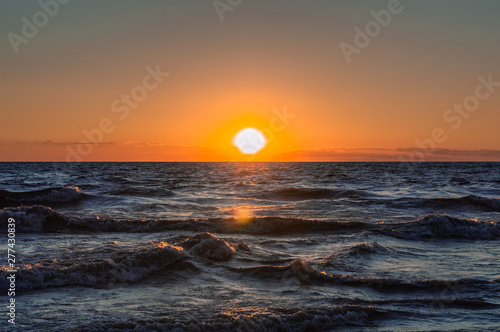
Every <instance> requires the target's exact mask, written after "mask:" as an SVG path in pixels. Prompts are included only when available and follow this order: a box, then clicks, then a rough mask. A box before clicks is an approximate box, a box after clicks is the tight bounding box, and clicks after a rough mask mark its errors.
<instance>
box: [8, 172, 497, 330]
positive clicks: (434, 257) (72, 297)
mask: <svg viewBox="0 0 500 332" xmlns="http://www.w3.org/2000/svg"><path fill="white" fill-rule="evenodd" d="M0 174H1V176H0V207H1V208H3V210H1V211H0V226H1V228H2V231H3V232H4V233H5V232H6V230H7V219H8V218H9V217H12V218H14V219H15V220H16V239H17V242H16V251H17V253H16V255H17V257H16V259H17V263H18V264H17V265H18V266H17V268H18V270H19V271H18V280H17V285H16V288H17V290H18V291H17V292H16V295H17V296H16V303H17V304H18V306H17V314H18V316H17V328H18V329H30V330H52V331H56V330H96V329H97V330H98V329H102V330H108V329H113V328H114V329H117V330H133V329H136V330H154V329H158V330H174V329H176V328H177V329H180V330H183V329H185V330H191V331H197V329H199V330H208V331H221V330H230V331H232V330H238V329H240V331H254V330H255V331H265V330H270V331H275V330H277V331H288V330H289V331H295V330H297V331H301V330H320V331H328V330H332V329H336V328H338V327H342V328H345V329H354V330H367V331H368V330H373V329H378V330H387V331H392V330H443V329H448V330H460V329H461V330H491V331H494V330H497V329H499V328H500V315H499V313H500V249H499V246H498V244H499V240H500V199H499V198H500V164H499V163H422V164H399V163H82V164H76V163H75V164H66V163H2V164H0ZM3 238H4V243H3V244H2V243H0V255H1V257H6V256H7V240H6V236H4V237H3ZM5 261H6V259H3V258H2V264H5V263H6V262H5ZM3 270H4V271H5V270H7V266H6V265H4V266H3ZM5 277H6V273H5V272H3V273H2V275H0V281H1V288H2V296H1V297H0V300H1V301H2V303H7V301H8V298H7V296H5V293H6V292H5V290H6V288H7V281H6V279H5ZM2 308H5V306H3V305H2ZM2 310H3V311H2V316H4V321H2V323H1V324H2V325H1V326H6V327H8V326H7V325H6V324H5V325H3V324H4V322H5V323H6V319H5V317H6V315H5V312H6V311H5V310H6V309H2Z"/></svg>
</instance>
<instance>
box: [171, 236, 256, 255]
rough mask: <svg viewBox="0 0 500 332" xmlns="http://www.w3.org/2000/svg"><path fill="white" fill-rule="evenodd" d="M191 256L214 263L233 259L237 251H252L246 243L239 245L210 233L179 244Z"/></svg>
mask: <svg viewBox="0 0 500 332" xmlns="http://www.w3.org/2000/svg"><path fill="white" fill-rule="evenodd" d="M178 245H179V246H181V247H182V248H184V249H186V250H187V251H188V252H189V253H190V254H192V255H195V256H198V257H203V258H207V259H209V260H214V261H226V260H229V259H231V258H232V257H233V253H234V252H236V250H237V249H241V250H244V251H250V248H249V247H248V245H247V244H246V243H245V242H240V243H237V244H234V243H231V242H229V241H226V240H224V239H221V238H218V237H217V236H215V235H212V234H210V233H203V234H198V235H195V236H193V237H190V238H188V239H186V240H184V241H182V242H180V243H179V244H178Z"/></svg>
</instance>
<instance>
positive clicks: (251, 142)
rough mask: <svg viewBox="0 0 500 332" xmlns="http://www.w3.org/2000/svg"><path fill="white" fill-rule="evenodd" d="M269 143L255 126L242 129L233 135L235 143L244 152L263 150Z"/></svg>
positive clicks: (250, 152)
mask: <svg viewBox="0 0 500 332" xmlns="http://www.w3.org/2000/svg"><path fill="white" fill-rule="evenodd" d="M266 144H267V140H266V138H265V137H264V134H263V133H262V132H261V131H260V130H258V129H255V128H251V127H248V128H245V129H242V130H240V131H239V132H238V133H237V134H236V135H235V136H234V137H233V145H234V146H236V147H238V149H240V151H241V152H242V153H244V154H255V153H257V152H259V151H260V150H262V149H263V148H264V147H265V146H266Z"/></svg>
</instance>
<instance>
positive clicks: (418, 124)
mask: <svg viewBox="0 0 500 332" xmlns="http://www.w3.org/2000/svg"><path fill="white" fill-rule="evenodd" d="M480 3H481V5H477V3H476V2H474V3H471V2H468V1H461V0H460V1H453V2H452V1H443V2H440V3H439V4H436V3H435V2H432V1H419V2H417V3H416V2H411V3H410V2H408V1H401V11H400V13H398V14H394V15H393V17H392V19H391V23H390V24H389V25H388V26H386V27H383V28H381V32H380V34H379V35H377V36H375V37H373V38H371V41H370V44H369V45H368V46H367V47H366V48H362V49H360V53H359V54H355V55H354V56H353V57H352V61H351V62H348V61H347V60H346V57H345V55H344V53H343V52H342V48H341V47H340V45H341V44H342V43H349V44H353V45H354V43H355V30H354V28H355V27H362V28H363V27H365V24H367V23H368V22H370V21H372V20H374V17H373V15H372V14H370V12H371V11H377V12H379V11H382V10H386V9H387V5H386V3H385V2H378V3H377V2H372V1H357V2H356V4H355V5H354V4H353V3H352V2H350V1H338V2H327V1H310V2H307V3H305V2H302V1H290V2H287V4H286V5H285V4H280V3H279V2H272V3H260V4H259V3H252V2H244V3H242V4H241V5H239V6H237V7H235V8H233V10H232V11H228V12H226V13H224V20H223V21H221V20H220V17H219V15H218V14H217V12H216V10H215V9H214V7H213V6H212V4H211V3H210V2H206V1H193V2H190V3H182V4H181V3H179V2H160V1H153V0H151V1H143V2H140V3H139V2H133V1H128V0H127V1H107V2H106V3H102V2H90V3H89V2H74V3H69V4H67V5H64V6H61V7H60V8H59V12H58V13H57V15H55V16H54V17H53V18H50V20H49V21H48V23H47V24H46V25H45V26H43V27H41V28H40V29H39V31H38V33H37V35H36V36H34V37H33V38H30V39H29V41H28V43H26V44H20V45H18V52H17V53H16V52H15V49H14V48H13V46H12V43H11V42H9V39H8V38H4V39H3V40H2V41H1V43H2V47H1V49H0V58H1V61H2V67H1V77H2V78H1V81H0V82H1V89H0V106H1V115H2V121H1V122H0V160H2V161H34V160H40V161H65V160H71V161H74V160H83V161H101V160H102V161H122V160H123V161H141V160H142V161H387V160H394V161H399V160H405V161H407V160H411V161H421V160H422V161H436V160H447V161H448V160H478V161H479V160H481V161H483V160H491V161H500V152H498V151H499V150H500V140H499V134H498V127H499V125H500V113H499V112H498V106H499V105H500V86H499V84H498V83H496V82H500V69H499V67H498V59H499V58H500V44H499V43H498V38H497V34H498V31H500V23H499V22H500V21H498V19H497V15H495V14H494V13H497V12H498V9H500V4H499V3H498V2H495V1H486V0H485V1H480ZM39 10H41V9H40V7H39V5H38V4H37V2H32V3H30V2H23V3H17V2H4V3H2V4H0V12H1V14H0V15H1V16H2V19H1V20H0V22H1V23H0V29H1V30H2V31H4V32H5V34H8V33H9V32H14V33H16V34H18V35H21V34H22V27H23V21H21V18H22V17H24V16H25V17H28V18H30V17H32V16H33V14H34V13H36V12H37V11H39ZM167 73H168V74H167ZM488 80H489V81H490V83H489V84H488V83H487V82H488ZM485 82H486V83H485ZM492 82H493V83H492ZM497 90H498V91H497ZM478 91H479V92H478ZM478 93H479V97H481V98H479V97H476V96H477V94H478ZM474 98H476V100H474ZM476 101H477V105H474V103H475V102H476ZM467 103H469V104H467ZM462 104H465V105H464V106H463V108H462V111H458V110H457V109H456V108H455V110H454V107H455V105H458V106H460V105H462ZM471 105H472V106H471ZM467 107H468V108H470V109H471V110H470V111H468V110H467V109H465V110H464V108H467ZM245 127H255V128H257V129H260V130H262V131H263V132H264V134H265V135H266V136H267V139H268V141H269V144H268V146H267V147H266V148H264V149H263V150H262V151H261V152H259V153H258V154H257V155H255V156H253V157H249V156H248V155H243V154H241V153H240V152H239V151H238V150H237V148H236V147H234V146H232V144H231V139H232V137H233V136H234V135H235V134H236V133H237V132H238V131H239V130H240V129H243V128H245ZM436 131H437V133H436Z"/></svg>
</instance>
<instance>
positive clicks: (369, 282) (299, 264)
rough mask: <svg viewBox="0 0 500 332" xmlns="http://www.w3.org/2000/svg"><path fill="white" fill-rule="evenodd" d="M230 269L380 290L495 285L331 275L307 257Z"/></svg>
mask: <svg viewBox="0 0 500 332" xmlns="http://www.w3.org/2000/svg"><path fill="white" fill-rule="evenodd" d="M226 268H227V269H229V270H230V271H234V272H239V273H242V274H244V275H245V276H253V277H256V278H264V279H277V280H283V279H289V278H295V279H298V280H299V281H300V282H301V283H303V284H318V285H325V284H334V285H345V286H361V287H370V288H373V289H375V290H379V291H381V292H387V291H392V290H394V291H395V290H415V291H418V290H426V291H442V290H443V289H446V288H447V289H452V290H453V289H463V288H467V287H483V286H484V285H492V284H494V282H490V281H487V280H482V279H473V278H464V279H457V280H434V279H423V280H409V281H408V280H402V279H398V278H377V277H357V276H348V275H338V274H328V273H326V272H323V271H318V270H316V269H315V268H314V267H312V266H311V265H309V263H308V262H307V261H306V260H305V259H295V260H294V261H293V262H291V263H290V264H288V265H282V266H275V265H259V266H253V267H244V268H241V267H230V266H226Z"/></svg>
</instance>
